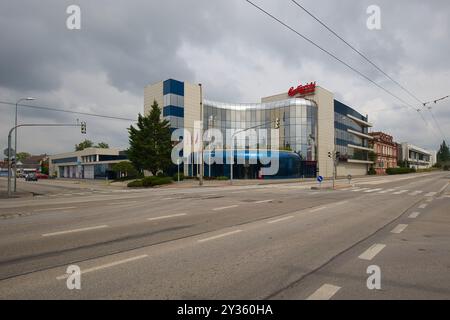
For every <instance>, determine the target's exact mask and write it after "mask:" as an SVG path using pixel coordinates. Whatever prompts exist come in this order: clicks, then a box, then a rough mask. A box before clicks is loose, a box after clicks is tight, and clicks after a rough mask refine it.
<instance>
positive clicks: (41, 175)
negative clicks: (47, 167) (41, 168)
mask: <svg viewBox="0 0 450 320" xmlns="http://www.w3.org/2000/svg"><path fill="white" fill-rule="evenodd" d="M36 177H37V178H38V179H48V174H44V173H37V174H36Z"/></svg>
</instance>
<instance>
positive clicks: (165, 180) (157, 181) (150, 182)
mask: <svg viewBox="0 0 450 320" xmlns="http://www.w3.org/2000/svg"><path fill="white" fill-rule="evenodd" d="M170 183H172V178H170V177H158V176H156V177H155V176H152V177H145V178H144V179H142V185H143V186H144V187H146V188H151V187H154V186H160V185H164V184H170Z"/></svg>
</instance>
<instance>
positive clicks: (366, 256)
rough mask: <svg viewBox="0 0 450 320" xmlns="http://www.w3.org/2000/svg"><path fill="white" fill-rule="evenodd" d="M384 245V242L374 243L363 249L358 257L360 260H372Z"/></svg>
mask: <svg viewBox="0 0 450 320" xmlns="http://www.w3.org/2000/svg"><path fill="white" fill-rule="evenodd" d="M385 247H386V245H385V244H381V243H375V244H374V245H372V246H371V247H370V248H369V249H367V250H366V251H364V252H363V253H362V254H361V255H360V256H359V257H358V258H360V259H362V260H372V259H373V258H375V256H376V255H377V254H379V253H380V252H381V250H383V249H384V248H385Z"/></svg>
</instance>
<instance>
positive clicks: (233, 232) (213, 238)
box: [197, 230, 242, 242]
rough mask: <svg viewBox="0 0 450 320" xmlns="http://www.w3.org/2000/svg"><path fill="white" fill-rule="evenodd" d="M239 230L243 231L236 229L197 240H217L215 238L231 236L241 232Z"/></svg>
mask: <svg viewBox="0 0 450 320" xmlns="http://www.w3.org/2000/svg"><path fill="white" fill-rule="evenodd" d="M239 232H242V230H234V231H230V232H226V233H222V234H219V235H217V236H213V237H209V238H205V239H200V240H197V242H206V241H211V240H215V239H220V238H223V237H227V236H231V235H233V234H236V233H239Z"/></svg>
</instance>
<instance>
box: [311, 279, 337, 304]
mask: <svg viewBox="0 0 450 320" xmlns="http://www.w3.org/2000/svg"><path fill="white" fill-rule="evenodd" d="M339 289H341V287H338V286H334V285H332V284H327V283H326V284H324V285H322V286H321V287H320V288H319V289H317V290H316V291H315V292H314V293H313V294H312V295H310V296H309V297H308V298H306V300H329V299H331V298H332V297H333V296H334V295H335V294H336V292H338V291H339Z"/></svg>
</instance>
